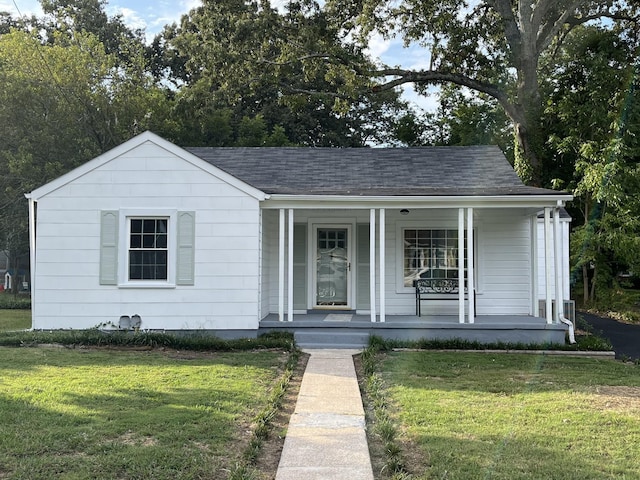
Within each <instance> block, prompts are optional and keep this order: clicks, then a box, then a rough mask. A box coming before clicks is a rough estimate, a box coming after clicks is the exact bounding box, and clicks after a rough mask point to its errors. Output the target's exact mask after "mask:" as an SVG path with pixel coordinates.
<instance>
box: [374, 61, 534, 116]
mask: <svg viewBox="0 0 640 480" xmlns="http://www.w3.org/2000/svg"><path fill="white" fill-rule="evenodd" d="M371 76H375V77H389V76H391V77H398V78H395V79H393V80H389V81H387V82H385V83H383V84H381V85H377V86H375V87H374V88H373V89H374V91H375V92H382V91H386V90H391V89H393V88H395V87H398V86H400V85H403V84H405V83H430V84H442V83H453V84H455V85H460V86H461V87H467V88H470V89H471V90H475V91H477V92H481V93H485V94H487V95H489V96H490V97H493V98H495V99H496V100H497V101H498V102H499V103H500V105H501V106H502V107H503V108H504V110H505V112H506V113H507V115H508V116H509V118H511V120H513V121H514V122H515V123H521V122H522V120H523V119H522V115H521V114H520V112H519V111H518V109H517V107H516V105H514V104H513V103H512V102H511V101H510V100H509V97H508V95H507V94H506V92H504V91H503V90H501V89H499V88H498V87H497V86H495V85H493V84H490V83H485V82H481V81H479V80H475V79H473V78H470V77H467V76H466V75H462V74H459V73H447V72H438V71H436V70H420V71H413V70H404V69H402V68H385V69H382V70H376V71H374V72H371Z"/></svg>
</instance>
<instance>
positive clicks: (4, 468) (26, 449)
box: [0, 347, 288, 480]
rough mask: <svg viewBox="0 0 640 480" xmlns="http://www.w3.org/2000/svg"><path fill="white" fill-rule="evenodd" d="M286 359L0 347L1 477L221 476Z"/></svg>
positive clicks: (239, 452) (237, 458)
mask: <svg viewBox="0 0 640 480" xmlns="http://www.w3.org/2000/svg"><path fill="white" fill-rule="evenodd" d="M287 358H288V354H287V353H283V352H277V351H268V352H243V353H238V352H234V353H216V354H202V353H193V352H182V353H179V352H174V353H168V352H166V353H163V352H158V351H150V352H132V351H113V350H108V351H101V350H83V349H77V348H76V349H68V348H5V347H0V419H2V420H1V423H0V478H7V479H30V480H35V479H50V478H65V479H86V478H105V479H108V478H114V479H115V478H117V479H160V480H161V479H171V480H176V479H197V478H216V479H218V478H227V477H228V475H229V472H230V471H231V470H232V469H233V468H234V467H236V465H237V464H240V463H242V461H243V455H244V454H245V449H246V448H247V446H248V444H249V442H250V441H251V429H252V425H251V423H252V422H253V420H254V419H255V418H256V415H257V414H258V413H259V412H260V411H262V410H263V409H264V407H265V405H268V404H269V402H270V401H271V398H272V395H273V394H272V390H273V388H274V387H275V386H276V385H277V384H278V381H279V380H280V377H281V375H282V370H283V368H284V367H285V364H286V361H287Z"/></svg>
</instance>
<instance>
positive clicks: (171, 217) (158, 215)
mask: <svg viewBox="0 0 640 480" xmlns="http://www.w3.org/2000/svg"><path fill="white" fill-rule="evenodd" d="M177 216H178V211H177V210H167V209H135V210H120V219H119V221H120V225H119V232H120V233H119V239H118V240H119V245H120V249H119V250H120V251H119V253H118V280H119V281H118V286H119V287H120V288H175V286H176V258H177V250H176V234H177ZM140 218H141V219H145V218H146V219H167V279H166V280H130V279H129V251H130V244H129V242H130V234H131V220H132V219H140Z"/></svg>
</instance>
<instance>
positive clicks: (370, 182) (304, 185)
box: [186, 146, 559, 196]
mask: <svg viewBox="0 0 640 480" xmlns="http://www.w3.org/2000/svg"><path fill="white" fill-rule="evenodd" d="M186 150H188V151H189V152H191V153H193V154H194V155H196V156H198V157H200V158H202V159H203V160H205V161H207V162H209V163H211V164H212V165H215V166H216V167H218V168H220V169H221V170H224V171H225V172H227V173H229V174H230V175H233V176H235V177H237V178H239V179H241V180H243V181H245V182H246V183H248V184H249V185H252V186H254V187H255V188H258V189H260V190H261V191H263V192H265V193H267V194H283V195H350V196H354V195H356V196H357V195H362V196H433V195H438V196H441V195H456V196H460V195H472V196H493V195H540V194H553V195H557V194H558V193H559V192H557V191H554V190H546V189H540V188H533V187H528V186H525V185H524V184H523V183H522V181H521V180H520V178H519V177H518V176H517V174H516V173H515V171H514V170H513V168H512V167H511V165H510V164H509V162H508V161H507V159H506V158H505V156H504V154H503V153H502V152H501V151H500V149H499V148H498V147H496V146H471V147H417V148H304V147H293V148H290V147H288V148H277V147H276V148H272V147H270V148H216V147H190V148H186Z"/></svg>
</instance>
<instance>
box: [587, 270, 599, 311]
mask: <svg viewBox="0 0 640 480" xmlns="http://www.w3.org/2000/svg"><path fill="white" fill-rule="evenodd" d="M597 274H598V266H597V265H594V266H593V278H592V279H591V292H590V293H589V301H590V302H591V303H592V304H593V302H595V300H596V275H597Z"/></svg>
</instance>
